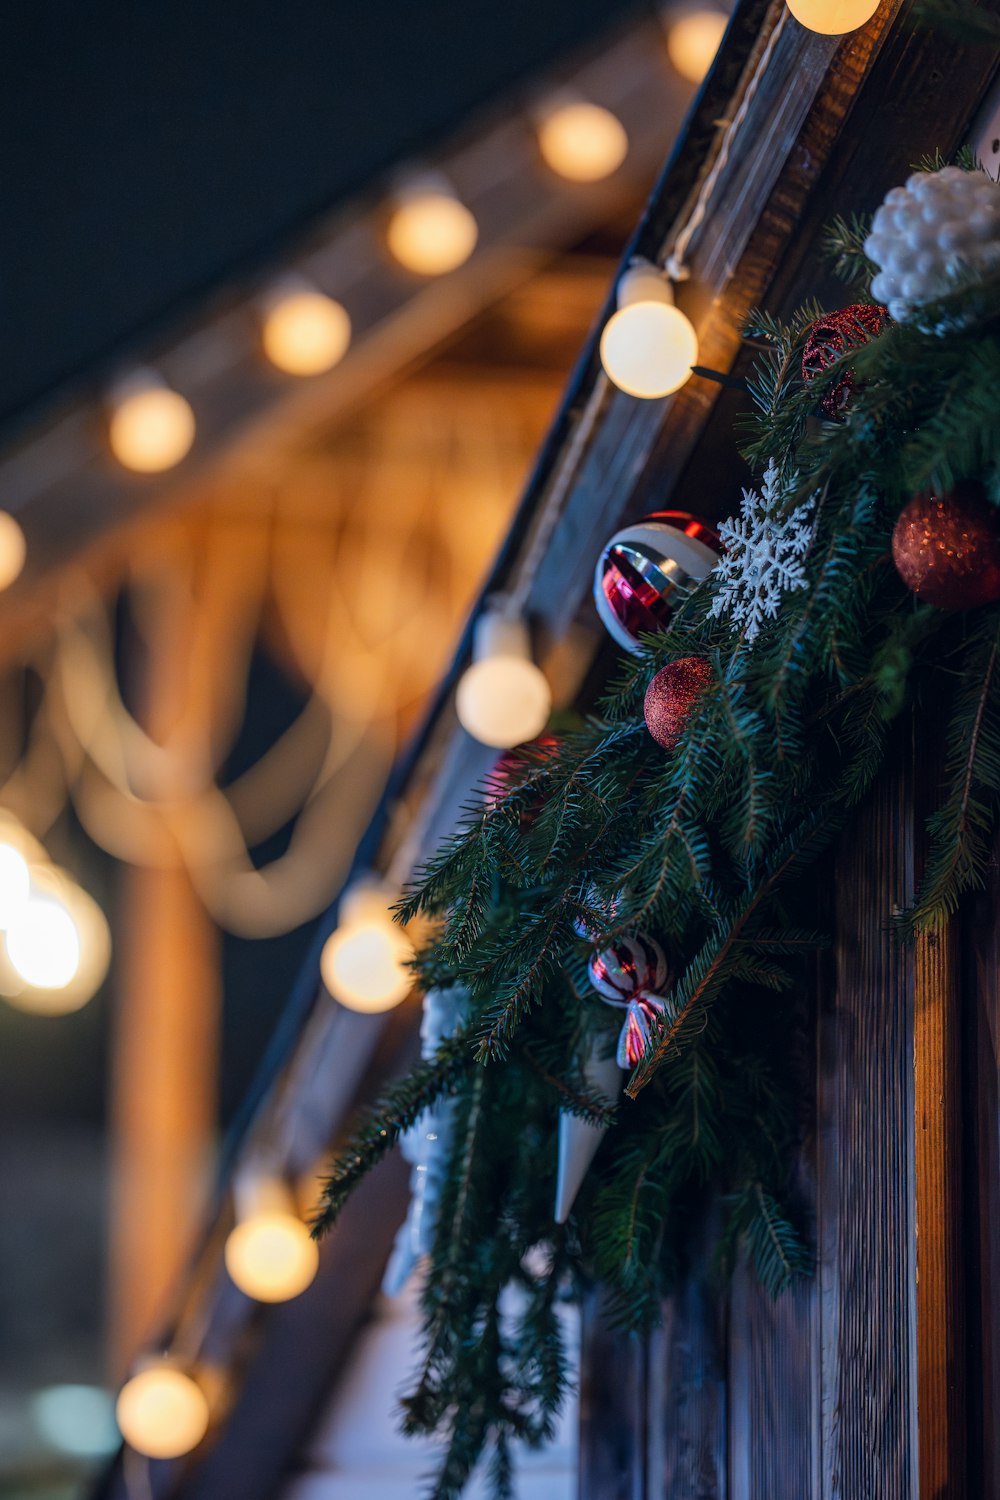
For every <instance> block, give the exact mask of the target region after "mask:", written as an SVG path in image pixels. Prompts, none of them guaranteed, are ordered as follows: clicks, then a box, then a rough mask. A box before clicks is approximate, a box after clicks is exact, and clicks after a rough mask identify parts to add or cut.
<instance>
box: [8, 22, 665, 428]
mask: <svg viewBox="0 0 1000 1500" xmlns="http://www.w3.org/2000/svg"><path fill="white" fill-rule="evenodd" d="M636 8H637V6H636V5H635V4H633V3H628V0H503V3H501V4H488V3H486V0H472V3H466V4H458V3H457V0H420V3H416V4H414V3H412V0H411V3H404V0H283V3H281V4H277V3H275V0H271V3H261V0H208V3H205V0H197V3H196V0H141V3H137V0H96V3H94V4H90V5H79V4H76V3H70V0H34V3H33V4H31V5H25V6H20V7H8V9H7V14H6V16H5V22H4V34H3V46H2V49H0V121H2V134H3V139H4V141H5V143H6V145H5V151H4V158H5V159H4V166H3V170H2V180H3V217H4V228H3V233H2V235H0V299H2V302H0V324H2V329H3V349H4V358H3V360H2V362H0V430H2V429H3V428H4V427H6V429H7V430H8V432H9V431H10V430H11V428H12V427H13V426H16V425H18V424H19V423H21V422H24V421H29V420H30V419H31V418H32V417H33V416H35V415H37V414H38V412H39V410H40V407H44V403H45V400H46V398H47V397H49V396H51V394H52V393H53V391H56V390H58V389H59V388H60V387H63V386H64V385H65V384H66V382H74V381H82V382H83V384H84V385H87V384H92V383H96V382H98V381H99V380H100V379H101V378H102V377H103V376H104V375H105V374H106V373H107V371H106V368H105V366H106V362H107V361H109V360H114V359H115V358H116V356H119V357H120V356H125V355H127V353H128V350H129V346H130V344H132V343H133V342H135V343H141V342H143V341H145V340H146V339H147V338H149V337H153V338H155V337H156V334H157V331H158V329H160V328H163V327H165V326H166V325H167V324H168V323H169V321H170V320H171V319H172V318H174V317H176V316H177V315H179V314H183V313H184V312H185V311H186V310H187V309H189V308H192V307H193V306H195V305H196V304H197V302H198V300H199V298H201V297H203V296H204V295H205V294H206V293H207V292H209V291H210V290H211V288H212V287H213V286H214V285H217V284H218V283H219V282H220V281H224V280H225V279H226V278H227V277H229V276H232V275H234V274H237V275H238V274H241V273H252V272H253V270H254V268H255V267H257V266H259V265H262V264H263V265H266V263H267V261H268V259H269V257H271V256H272V255H274V254H276V253H278V252H280V250H281V247H282V246H283V244H284V242H285V241H286V239H287V238H288V237H290V236H292V235H294V234H295V232H296V230H297V229H299V228H301V227H302V226H303V225H305V224H306V223H308V221H309V220H310V219H311V218H312V217H313V216H314V215H316V214H317V213H319V212H321V211H322V210H324V209H325V208H328V207H330V206H331V205H333V204H335V203H337V202H338V201H339V200H341V199H343V198H345V197H347V196H349V195H351V194H352V193H354V192H356V191H358V190H359V189H362V188H366V189H370V186H371V183H372V179H373V177H377V175H378V174H379V173H381V172H383V171H385V170H386V169H387V168H389V167H391V166H392V165H393V164H394V163H396V162H399V161H401V160H405V159H406V158H408V157H410V156H412V155H413V154H415V153H419V152H430V153H432V152H433V148H434V146H435V144H436V143H437V142H439V141H440V140H442V139H443V138H445V137H447V136H448V135H449V134H450V133H451V132H452V131H453V130H454V129H455V128H457V127H458V126H459V125H462V126H464V125H465V124H466V123H467V122H469V121H470V120H472V121H474V119H475V115H476V112H477V110H479V109H480V108H482V107H483V106H484V105H487V104H488V103H489V102H491V101H493V100H495V99H498V98H500V97H501V96H503V95H504V94H505V93H509V91H510V90H511V89H513V88H515V87H516V86H519V85H522V84H523V85H527V84H529V83H530V81H531V79H532V77H533V76H534V75H537V74H539V73H544V71H545V69H546V68H547V67H549V66H551V65H554V64H555V63H556V62H557V61H558V62H560V63H562V62H564V61H565V59H566V58H567V55H571V54H572V51H573V49H574V48H579V47H583V46H586V45H588V44H593V42H594V41H595V39H596V38H598V37H599V36H600V35H601V33H602V31H605V30H606V29H607V28H608V27H609V26H610V25H612V24H613V23H614V22H615V20H616V19H617V18H620V17H622V16H624V15H626V14H627V13H628V12H629V11H634V10H635V9H636Z"/></svg>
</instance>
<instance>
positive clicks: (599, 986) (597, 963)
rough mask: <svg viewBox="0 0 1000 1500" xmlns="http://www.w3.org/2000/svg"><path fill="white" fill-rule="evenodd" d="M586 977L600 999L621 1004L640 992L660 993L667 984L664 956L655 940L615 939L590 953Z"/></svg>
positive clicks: (665, 958) (665, 959) (665, 957)
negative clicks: (597, 950) (652, 991)
mask: <svg viewBox="0 0 1000 1500" xmlns="http://www.w3.org/2000/svg"><path fill="white" fill-rule="evenodd" d="M587 975H588V978H589V979H590V982H591V984H592V985H593V987H594V989H595V990H596V991H597V993H598V994H599V995H600V997H601V999H602V1000H607V1001H610V1002H611V1003H612V1004H618V1005H623V1004H625V1002H626V1001H628V1000H631V999H632V998H633V997H634V996H635V995H637V994H639V992H640V991H642V990H660V989H662V988H663V986H664V985H665V984H666V982H667V978H668V976H669V968H668V965H667V955H666V954H665V953H664V951H663V949H662V948H661V946H660V944H659V943H658V942H657V941H656V940H655V938H650V937H645V936H643V935H642V934H640V935H639V936H637V937H623V938H619V939H618V941H617V942H616V943H613V944H611V946H610V947H608V948H602V949H601V950H600V951H599V952H597V953H595V954H593V956H592V957H591V960H590V963H589V965H588V967H587Z"/></svg>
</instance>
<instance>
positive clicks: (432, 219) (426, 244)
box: [386, 176, 479, 276]
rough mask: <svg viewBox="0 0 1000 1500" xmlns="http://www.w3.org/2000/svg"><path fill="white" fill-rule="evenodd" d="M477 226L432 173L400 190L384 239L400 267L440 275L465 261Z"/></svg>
mask: <svg viewBox="0 0 1000 1500" xmlns="http://www.w3.org/2000/svg"><path fill="white" fill-rule="evenodd" d="M478 238H479V229H478V226H477V224H476V220H475V218H474V216H473V215H472V213H471V212H470V211H469V209H467V208H466V206H465V204H464V203H462V202H460V201H459V199H458V198H457V197H456V195H455V193H454V192H453V191H452V189H451V187H450V185H449V184H448V182H447V180H446V179H443V178H440V177H437V176H434V177H430V178H427V179H421V181H419V182H415V183H413V184H412V185H411V186H410V187H409V188H408V189H407V190H406V191H405V192H403V193H401V194H400V196H399V199H398V201H397V205H396V208H395V209H394V211H393V213H392V216H391V218H390V220H389V224H388V228H387V229H386V240H387V243H388V246H389V249H390V250H391V252H392V254H393V255H394V256H395V258H396V260H398V261H399V264H400V265H401V266H405V267H406V269H407V270H408V271H414V272H416V273H417V274H418V275H420V276H442V275H444V274H445V272H447V271H454V270H457V268H458V267H459V266H461V265H464V263H465V262H466V261H467V260H468V258H469V256H470V255H471V254H472V252H473V250H474V249H475V248H476V241H477V239H478Z"/></svg>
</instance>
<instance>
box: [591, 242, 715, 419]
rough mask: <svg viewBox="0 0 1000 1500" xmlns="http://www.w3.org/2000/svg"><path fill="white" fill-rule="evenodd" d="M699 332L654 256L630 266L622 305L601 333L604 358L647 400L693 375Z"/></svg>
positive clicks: (621, 385) (622, 383)
mask: <svg viewBox="0 0 1000 1500" xmlns="http://www.w3.org/2000/svg"><path fill="white" fill-rule="evenodd" d="M697 359H698V336H697V334H696V333H695V331H694V327H693V326H692V324H691V321H690V319H689V318H687V317H686V316H685V315H684V313H682V312H681V310H680V308H679V307H675V306H674V300H673V292H672V291H671V288H670V283H669V282H668V281H667V279H666V277H665V276H663V275H662V274H661V273H660V272H659V271H657V270H656V268H655V267H654V266H652V265H650V264H649V263H648V262H642V263H638V264H636V265H634V266H633V267H632V268H631V269H630V270H628V271H626V272H625V274H624V276H623V277H622V279H621V281H620V282H619V285H618V311H617V312H616V313H615V314H614V315H613V317H611V318H609V319H608V321H607V323H606V324H605V327H604V332H603V333H602V335H601V364H602V365H603V366H604V371H605V374H606V375H607V377H608V379H609V380H611V381H613V382H614V384H615V385H616V386H617V387H618V389H619V390H622V391H625V392H626V393H627V394H628V395H630V396H639V397H641V398H642V399H643V400H652V399H654V398H655V397H657V396H669V395H670V394H671V393H672V392H673V391H678V390H680V388H681V386H682V385H684V384H686V382H687V381H688V380H690V378H691V366H692V365H693V364H695V363H696V361H697Z"/></svg>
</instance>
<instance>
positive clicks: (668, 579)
mask: <svg viewBox="0 0 1000 1500" xmlns="http://www.w3.org/2000/svg"><path fill="white" fill-rule="evenodd" d="M719 552H720V547H719V538H718V535H717V533H716V532H715V530H714V529H713V528H712V527H711V526H709V525H708V524H707V523H706V522H705V521H701V520H699V518H698V517H697V516H692V515H690V514H689V513H688V512H687V511H681V510H663V511H654V513H653V514H652V515H649V516H644V517H643V518H642V520H640V521H636V522H635V523H634V524H633V525H631V526H626V527H624V528H623V529H622V530H621V531H617V532H616V533H615V535H614V536H613V537H612V538H611V540H610V541H609V542H608V544H607V546H606V547H605V548H604V550H603V552H602V553H601V555H600V557H599V558H598V559H597V566H596V568H595V569H594V604H595V606H596V608H597V613H598V615H599V616H600V619H601V624H602V625H603V626H604V628H605V630H607V632H608V634H609V635H610V636H611V638H612V640H614V641H615V642H617V644H618V645H619V646H622V647H623V648H624V649H625V650H626V651H631V652H632V653H633V654H634V655H638V654H640V653H641V652H642V649H643V647H642V643H641V641H640V639H639V637H640V635H651V634H655V632H657V631H659V630H666V628H667V626H668V625H669V624H670V617H671V615H672V614H673V612H674V609H675V608H676V607H677V605H678V604H679V603H680V601H681V599H682V598H683V597H684V593H685V591H686V590H687V589H688V588H690V587H691V586H692V585H693V584H695V583H697V582H699V581H700V580H701V579H702V578H707V577H708V575H709V573H711V571H712V569H713V568H714V567H715V565H716V563H717V562H718V561H719Z"/></svg>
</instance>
